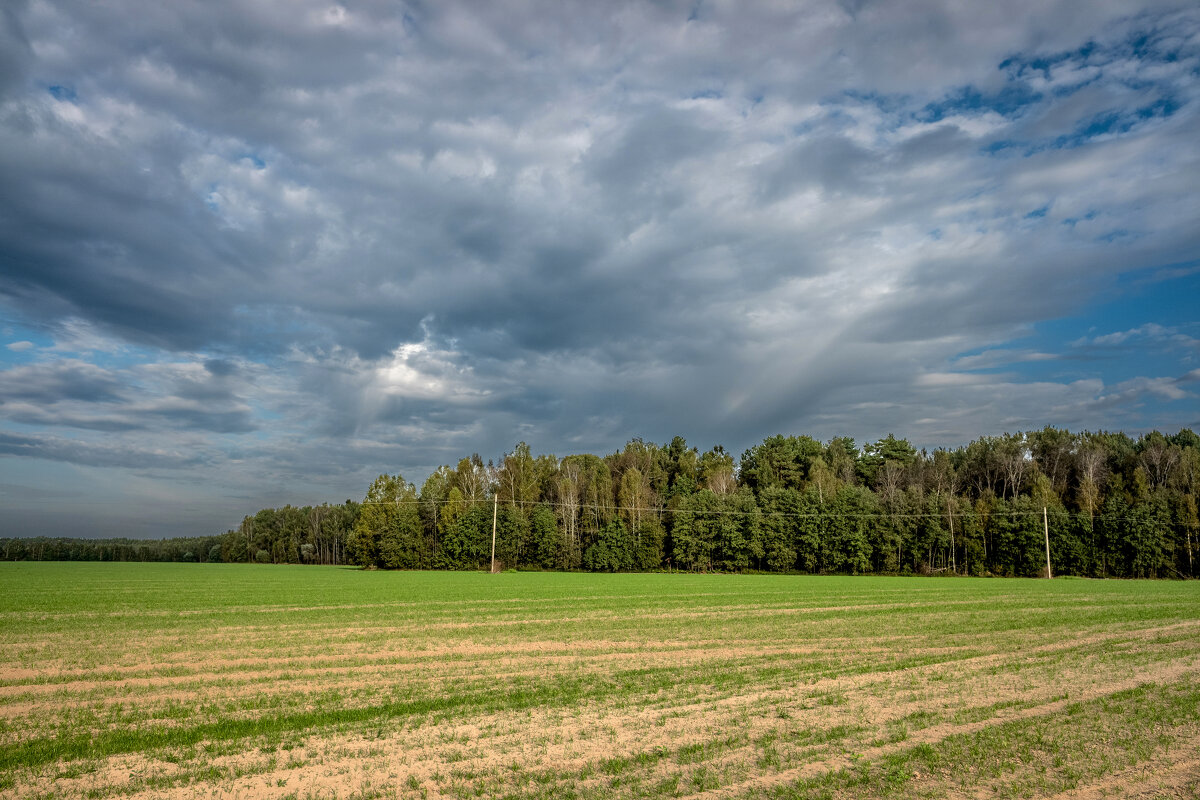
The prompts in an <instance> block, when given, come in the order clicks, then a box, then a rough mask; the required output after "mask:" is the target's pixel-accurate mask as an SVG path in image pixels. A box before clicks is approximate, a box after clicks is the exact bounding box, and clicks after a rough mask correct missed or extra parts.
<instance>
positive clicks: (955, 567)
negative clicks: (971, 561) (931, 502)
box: [946, 501, 958, 575]
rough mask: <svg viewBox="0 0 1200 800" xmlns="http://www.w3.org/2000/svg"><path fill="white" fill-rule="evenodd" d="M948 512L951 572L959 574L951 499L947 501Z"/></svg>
mask: <svg viewBox="0 0 1200 800" xmlns="http://www.w3.org/2000/svg"><path fill="white" fill-rule="evenodd" d="M946 514H947V516H949V518H950V572H951V573H952V574H954V575H957V574H958V563H957V562H956V561H955V559H954V510H953V509H952V508H951V507H950V503H949V501H947V502H946Z"/></svg>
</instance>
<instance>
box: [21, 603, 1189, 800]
mask: <svg viewBox="0 0 1200 800" xmlns="http://www.w3.org/2000/svg"><path fill="white" fill-rule="evenodd" d="M1195 624H1196V623H1181V624H1176V625H1168V626H1162V627H1160V628H1155V629H1147V630H1144V631H1139V632H1137V635H1132V634H1131V632H1124V633H1121V634H1104V635H1095V636H1088V637H1080V639H1078V640H1073V641H1068V642H1061V643H1053V644H1047V645H1043V646H1041V647H1039V648H1031V649H1030V650H1027V651H1024V652H1022V653H1007V654H995V655H988V656H980V657H975V658H969V659H959V660H955V661H950V662H941V663H937V664H930V665H920V666H916V667H910V668H907V669H903V670H897V671H895V672H886V673H883V672H876V673H865V674H860V675H847V676H838V677H834V678H828V679H822V680H817V681H816V682H814V683H809V684H799V685H792V686H788V687H784V688H781V689H779V690H775V691H767V692H755V693H752V694H737V695H732V696H729V697H724V698H714V699H709V700H706V701H700V702H694V703H687V704H682V705H669V704H668V705H664V706H661V707H651V708H645V707H642V708H638V709H632V710H630V709H619V708H612V707H608V706H598V707H588V706H587V705H584V706H583V707H580V708H570V709H553V710H548V709H533V710H530V711H527V712H517V713H515V714H514V713H510V712H501V713H492V714H485V715H478V716H471V717H468V718H467V719H465V720H463V722H462V723H459V724H446V723H443V724H439V725H438V726H436V727H429V726H420V727H415V728H405V729H403V730H400V731H396V730H394V729H393V730H392V732H390V733H388V734H387V736H386V737H385V738H383V739H370V738H367V737H364V736H363V735H362V734H361V733H358V734H351V735H343V736H334V737H324V738H321V737H319V736H304V734H303V732H301V736H304V739H303V741H304V743H303V744H301V745H300V748H299V749H298V750H297V752H301V753H304V752H308V751H312V755H311V757H306V761H308V763H306V764H304V765H303V766H296V767H282V768H281V767H276V766H272V765H271V762H270V759H271V758H273V754H263V753H258V752H255V751H253V750H251V751H250V752H249V753H247V754H244V755H241V754H239V755H232V756H225V757H217V758H212V759H206V762H205V763H206V765H208V766H211V767H214V768H217V769H219V770H227V771H228V772H227V774H230V775H234V774H242V775H245V776H246V777H243V778H240V779H237V780H236V781H234V782H233V783H234V786H233V787H229V788H228V789H227V788H226V786H227V785H226V786H221V784H222V783H224V782H223V781H218V782H217V783H216V784H215V785H214V783H212V782H206V783H202V784H196V785H191V786H185V787H181V788H178V789H174V790H169V791H167V790H163V789H162V788H159V789H155V790H154V791H142V792H140V793H138V792H137V791H136V789H135V788H134V785H127V780H128V778H127V777H126V778H125V779H122V777H121V776H128V775H131V774H152V775H153V774H156V775H160V776H169V775H171V774H175V773H177V772H179V770H180V769H182V767H178V766H173V765H168V764H165V763H164V762H162V761H157V760H155V759H153V758H146V757H143V756H140V755H137V754H130V755H125V756H116V757H113V758H111V759H109V760H108V762H107V765H104V766H101V768H100V769H99V770H97V772H96V773H93V774H92V775H88V776H83V777H81V778H80V779H78V780H77V781H76V780H72V781H66V782H64V783H62V784H61V785H60V786H58V788H59V789H60V790H62V791H63V792H64V793H67V794H72V795H74V794H79V795H82V794H86V792H87V791H88V789H89V788H92V787H101V786H120V785H127V789H129V790H133V792H132V794H131V793H130V792H129V791H126V792H124V793H123V794H129V795H130V796H132V797H136V798H144V800H150V798H152V797H160V796H170V797H180V798H182V797H198V796H206V797H207V796H213V797H221V796H223V797H230V798H232V797H268V798H269V797H280V796H284V795H286V794H289V793H291V792H296V791H298V790H299V793H300V796H304V794H305V792H306V791H307V792H311V793H315V795H317V796H325V795H336V794H339V793H340V794H345V793H348V791H349V790H348V788H347V787H355V786H358V785H359V784H356V783H354V781H359V780H361V781H369V780H370V778H371V776H373V775H379V774H385V775H391V776H393V777H394V778H395V781H394V782H395V783H397V784H399V783H400V782H401V781H403V780H407V778H408V776H412V777H413V778H414V780H416V781H417V782H418V783H419V784H421V785H423V786H424V787H425V788H426V790H427V791H429V790H433V789H436V786H437V785H438V784H439V779H438V778H437V776H439V775H440V776H441V780H445V779H446V776H447V775H448V774H449V773H450V772H451V771H452V770H454V769H455V768H462V769H465V770H468V771H469V772H471V773H475V774H483V775H500V774H503V773H504V772H505V770H506V769H508V768H510V767H511V765H512V764H514V763H520V764H522V765H524V767H526V768H527V769H529V770H533V771H535V772H536V771H537V770H539V769H549V770H551V771H552V772H558V773H561V772H562V771H564V770H567V771H571V770H576V769H583V768H584V767H586V766H587V765H588V764H596V763H598V762H600V761H603V760H604V759H607V758H612V757H614V756H618V757H620V756H628V755H630V754H636V753H638V752H648V751H651V750H653V749H655V748H658V747H663V746H665V747H668V748H671V749H672V750H677V749H678V748H681V747H686V746H688V745H691V744H698V743H699V744H702V743H704V742H705V741H708V740H711V739H713V738H714V736H717V735H719V731H720V730H722V729H739V730H744V731H745V732H747V733H748V734H749V736H750V740H751V741H753V740H754V738H755V735H756V734H758V733H762V732H767V731H769V730H771V729H772V728H773V727H774V726H777V725H779V724H780V722H779V719H778V717H777V716H776V714H775V712H776V710H777V709H784V708H786V710H788V711H789V712H790V713H791V714H792V715H793V717H794V719H795V722H796V724H801V725H803V727H805V728H811V729H827V728H829V727H832V726H834V725H838V724H845V723H846V722H847V721H848V720H850V719H851V718H853V717H856V716H862V717H864V719H863V721H864V722H866V723H868V724H869V726H870V730H868V731H867V732H865V733H864V734H862V737H863V741H866V742H869V741H870V740H871V738H874V737H875V736H877V735H878V734H880V733H883V732H884V731H885V730H886V726H887V724H888V723H889V722H890V721H893V720H898V719H902V718H905V717H906V716H907V715H909V714H912V713H913V712H915V711H923V710H926V709H929V708H930V707H931V704H930V702H929V701H926V700H922V699H920V698H919V697H910V698H909V699H905V696H906V692H905V691H900V692H899V693H897V691H896V690H894V689H891V688H889V687H890V686H891V685H893V684H894V683H896V682H897V681H898V680H899V679H901V678H906V679H919V682H918V684H917V685H916V688H915V689H914V690H913V691H914V692H915V694H916V695H920V694H921V692H923V691H928V690H931V689H936V690H937V691H938V692H939V695H938V699H939V700H940V701H941V702H942V703H943V704H944V705H948V706H952V707H957V708H958V709H960V710H964V709H965V710H969V707H970V699H971V698H972V697H981V696H982V697H986V698H987V699H988V701H989V702H992V703H996V702H1004V701H1006V700H1014V701H1019V702H1021V703H1029V702H1035V703H1038V705H1036V706H1034V707H1032V708H1021V709H1002V710H1000V711H997V712H994V713H990V715H989V717H988V718H987V719H984V720H981V721H977V722H971V723H964V724H948V723H944V724H937V725H933V726H931V727H928V728H925V729H923V730H917V731H913V732H911V733H910V734H909V736H908V739H907V740H906V741H904V742H900V743H897V744H894V745H884V746H880V747H873V748H871V747H868V748H866V749H863V750H861V751H856V752H861V753H862V755H863V756H864V757H866V758H869V759H870V758H877V757H879V756H882V755H886V754H888V753H892V752H897V751H902V750H904V749H907V748H910V747H912V746H914V745H915V744H919V743H923V742H927V743H934V742H937V741H941V740H942V739H943V738H945V737H946V736H951V735H954V734H963V733H971V732H974V731H978V730H981V729H983V728H985V727H988V726H991V725H996V724H1001V723H1003V722H1006V721H1009V720H1012V719H1020V718H1025V717H1031V716H1043V715H1048V714H1053V713H1055V712H1056V711H1058V710H1061V709H1062V708H1064V707H1066V706H1067V705H1068V704H1069V703H1074V702H1079V701H1081V700H1088V699H1092V698H1096V697H1101V696H1104V695H1106V694H1110V693H1112V692H1116V691H1120V690H1122V689H1124V688H1132V687H1134V686H1137V685H1139V684H1142V683H1146V682H1166V681H1172V680H1177V679H1178V678H1180V677H1182V676H1184V675H1188V674H1200V657H1198V656H1196V655H1195V654H1181V655H1178V656H1176V657H1175V658H1174V659H1173V660H1172V661H1171V662H1168V663H1161V662H1160V663H1159V664H1158V665H1155V666H1153V667H1151V668H1149V669H1142V668H1140V667H1137V666H1136V665H1132V664H1131V665H1127V669H1126V670H1125V672H1126V673H1133V672H1134V671H1135V670H1141V671H1137V672H1136V673H1135V674H1127V675H1126V677H1125V678H1124V679H1123V680H1120V681H1116V682H1113V681H1103V679H1102V677H1101V676H1102V675H1103V674H1104V672H1103V668H1102V667H1100V666H1099V665H1097V664H1095V663H1094V661H1092V660H1091V658H1090V657H1087V658H1084V659H1083V660H1082V661H1081V662H1080V663H1079V664H1078V665H1077V666H1076V667H1075V668H1074V669H1073V670H1068V671H1065V672H1053V673H1050V674H1049V675H1048V674H1047V673H1046V669H1054V668H1056V667H1055V665H1041V666H1039V667H1038V670H1039V671H1038V672H1030V669H1031V667H1030V666H1027V667H1026V668H1025V669H1023V670H1021V671H1020V674H1010V673H996V674H988V673H990V672H991V667H993V666H997V665H1001V664H1021V663H1025V664H1030V663H1031V662H1030V661H1029V658H1030V657H1031V656H1033V657H1037V656H1039V654H1040V655H1044V654H1047V653H1054V652H1057V651H1060V650H1069V649H1071V648H1072V647H1079V646H1081V644H1085V643H1086V645H1089V646H1090V645H1095V644H1103V643H1105V642H1117V641H1118V640H1119V642H1123V643H1129V644H1133V643H1135V642H1139V641H1144V640H1146V639H1150V638H1155V637H1159V636H1162V635H1163V634H1164V632H1169V631H1177V632H1178V631H1179V630H1180V629H1183V628H1189V627H1194V626H1195ZM949 675H953V676H955V678H956V680H953V681H947V680H945V677H946V676H949ZM1031 680H1033V681H1034V684H1033V685H1031V683H1030V681H1031ZM949 686H955V687H959V690H958V691H959V693H961V694H962V696H961V697H960V696H958V694H956V693H954V692H947V691H946V689H948V688H949ZM1066 686H1069V687H1070V689H1071V697H1070V699H1069V700H1066V699H1058V698H1061V696H1062V694H1063V689H1064V687H1066ZM881 688H883V689H886V691H884V692H883V695H879V694H875V693H874V692H875V691H878V690H880V689H881ZM835 691H845V692H847V693H848V697H847V704H846V706H845V707H842V706H830V707H825V706H819V705H818V706H814V705H813V703H812V701H811V700H809V699H807V698H810V697H811V696H812V695H813V694H814V693H828V692H835ZM933 710H943V709H938V708H934V709H933ZM546 733H549V734H552V736H551V737H548V738H547V737H544V736H543V734H546ZM821 749H825V750H828V749H830V748H829V747H828V746H827V747H823V748H821ZM748 754H749V756H752V755H753V746H750V745H747V746H744V747H741V748H737V749H735V750H733V751H730V752H728V753H724V754H721V755H720V756H718V757H717V758H715V759H711V760H707V761H706V762H705V763H706V764H708V765H710V766H714V767H720V766H721V765H722V764H723V763H729V762H735V761H738V760H742V761H744V760H746V759H747V758H748ZM288 757H289V756H288V754H286V753H280V754H279V759H280V760H281V761H285V760H286V759H287V758H288ZM818 757H819V756H818ZM849 765H850V762H849V760H848V759H845V758H842V757H840V756H838V757H830V758H826V759H824V760H820V761H815V762H811V763H808V764H804V765H802V766H799V767H797V768H795V769H790V770H785V771H783V772H779V773H774V774H771V775H767V776H762V777H758V778H754V779H752V780H749V781H746V782H744V783H738V784H734V785H733V786H728V787H725V788H723V789H721V790H718V791H717V792H715V793H706V794H705V796H714V797H732V796H739V795H748V794H755V793H759V792H762V791H764V790H766V789H769V788H771V787H773V786H776V785H779V784H786V783H788V782H791V781H794V780H798V779H802V778H805V777H814V776H817V775H821V774H824V773H827V772H830V771H836V770H837V769H840V768H843V767H846V766H849ZM672 770H674V771H676V772H677V771H678V770H679V766H678V764H677V763H676V762H675V761H674V760H673V759H667V760H665V761H663V762H660V764H659V765H658V766H657V767H651V768H650V769H649V770H648V771H647V773H644V774H651V775H654V774H658V773H661V774H664V775H665V774H667V773H669V772H671V771H672ZM604 780H607V778H595V779H587V780H584V781H582V783H581V784H577V786H578V787H579V788H587V787H588V786H589V785H591V784H596V785H597V788H599V784H600V783H601V782H602V781H604ZM2 794H3V793H0V795H2Z"/></svg>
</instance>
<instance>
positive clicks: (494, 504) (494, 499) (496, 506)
mask: <svg viewBox="0 0 1200 800" xmlns="http://www.w3.org/2000/svg"><path fill="white" fill-rule="evenodd" d="M499 507H500V495H499V494H494V495H492V572H495V571H496V511H497V510H498V509H499ZM1046 546H1047V547H1049V545H1046ZM1046 552H1047V553H1048V552H1050V551H1049V550H1047V551H1046Z"/></svg>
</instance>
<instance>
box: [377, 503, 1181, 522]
mask: <svg viewBox="0 0 1200 800" xmlns="http://www.w3.org/2000/svg"><path fill="white" fill-rule="evenodd" d="M489 499H492V500H493V501H494V498H483V499H472V500H467V499H464V500H462V501H460V502H461V503H463V504H465V505H467V506H477V505H484V504H486V503H487V501H488V500H489ZM414 504H415V505H418V506H419V505H427V506H438V507H439V508H445V507H446V506H448V505H451V501H450V500H427V499H422V498H419V497H401V498H396V499H395V500H363V501H362V502H360V503H359V505H362V506H399V505H414ZM505 505H507V506H524V507H530V506H533V507H537V506H546V507H547V508H551V509H564V510H573V511H577V512H581V511H592V512H601V513H613V514H618V513H620V512H622V511H627V512H635V511H636V512H641V513H649V514H662V513H664V512H665V513H670V514H691V515H693V516H705V515H707V516H733V517H748V516H755V515H758V516H761V517H786V518H790V519H883V520H897V519H942V518H946V517H947V516H948V515H949V514H950V513H955V514H957V515H958V516H959V517H960V518H963V517H974V518H980V517H1002V518H1016V517H1041V516H1042V514H1043V509H1041V508H1038V509H1031V510H1029V511H990V510H989V511H987V512H985V513H982V514H980V513H977V512H976V511H975V510H974V509H970V508H968V509H960V510H957V511H954V512H949V511H947V512H945V513H941V512H916V513H911V512H906V513H893V512H889V511H864V512H833V511H816V512H801V511H778V510H765V509H762V508H758V507H756V508H755V509H753V510H746V509H730V508H724V509H723V508H716V509H699V510H697V509H690V508H668V507H667V506H623V505H620V504H612V505H607V504H601V503H564V502H562V501H552V500H506V501H505ZM1045 513H1047V514H1048V515H1049V516H1052V517H1055V518H1056V519H1062V518H1066V519H1068V520H1069V519H1080V520H1083V519H1088V520H1092V521H1097V522H1098V521H1107V522H1132V521H1135V520H1138V519H1139V518H1138V517H1133V516H1128V515H1116V514H1103V513H1101V514H1092V515H1089V514H1087V513H1085V512H1082V511H1067V510H1066V509H1056V510H1054V511H1050V510H1049V509H1048V508H1047V509H1045ZM1175 524H1179V525H1183V526H1185V527H1189V528H1195V527H1198V525H1200V523H1196V522H1190V521H1186V520H1179V521H1177V522H1176V523H1175Z"/></svg>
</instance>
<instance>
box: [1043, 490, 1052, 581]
mask: <svg viewBox="0 0 1200 800" xmlns="http://www.w3.org/2000/svg"><path fill="white" fill-rule="evenodd" d="M1042 525H1043V526H1045V529H1046V577H1047V578H1053V577H1054V574H1053V573H1052V572H1050V515H1049V514H1048V513H1047V512H1046V507H1045V506H1042Z"/></svg>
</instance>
